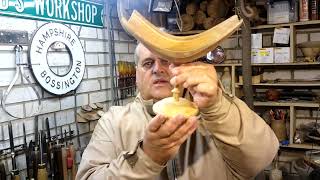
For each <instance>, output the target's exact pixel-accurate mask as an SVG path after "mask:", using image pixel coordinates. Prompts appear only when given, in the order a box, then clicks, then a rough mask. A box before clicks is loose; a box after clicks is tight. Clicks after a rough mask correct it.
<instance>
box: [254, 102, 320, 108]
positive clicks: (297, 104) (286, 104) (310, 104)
mask: <svg viewBox="0 0 320 180" xmlns="http://www.w3.org/2000/svg"><path fill="white" fill-rule="evenodd" d="M253 104H254V106H282V107H290V106H294V107H314V108H318V107H319V106H320V104H319V103H315V102H309V101H291V102H273V101H266V102H259V101H255V102H254V103H253Z"/></svg>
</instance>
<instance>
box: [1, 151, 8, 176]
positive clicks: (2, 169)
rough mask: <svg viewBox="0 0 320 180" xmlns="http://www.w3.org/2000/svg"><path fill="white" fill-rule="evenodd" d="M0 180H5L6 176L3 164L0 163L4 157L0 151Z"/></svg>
mask: <svg viewBox="0 0 320 180" xmlns="http://www.w3.org/2000/svg"><path fill="white" fill-rule="evenodd" d="M0 160H1V161H0V179H1V180H2V179H7V175H6V168H5V165H4V163H3V162H2V161H3V160H4V156H3V151H2V150H1V151H0Z"/></svg>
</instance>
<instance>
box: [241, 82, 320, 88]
mask: <svg viewBox="0 0 320 180" xmlns="http://www.w3.org/2000/svg"><path fill="white" fill-rule="evenodd" d="M236 86H243V84H240V83H236ZM252 86H283V87H291V86H295V87H315V86H320V83H319V82H318V83H311V82H296V83H292V82H290V83H284V82H281V83H258V84H252Z"/></svg>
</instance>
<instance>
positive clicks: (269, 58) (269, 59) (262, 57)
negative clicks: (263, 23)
mask: <svg viewBox="0 0 320 180" xmlns="http://www.w3.org/2000/svg"><path fill="white" fill-rule="evenodd" d="M273 62H274V50H273V48H259V49H251V63H273Z"/></svg>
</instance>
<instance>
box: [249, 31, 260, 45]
mask: <svg viewBox="0 0 320 180" xmlns="http://www.w3.org/2000/svg"><path fill="white" fill-rule="evenodd" d="M251 48H262V33H257V34H251Z"/></svg>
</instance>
